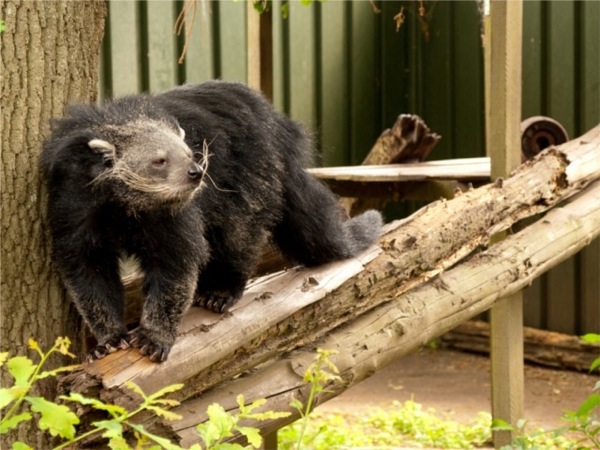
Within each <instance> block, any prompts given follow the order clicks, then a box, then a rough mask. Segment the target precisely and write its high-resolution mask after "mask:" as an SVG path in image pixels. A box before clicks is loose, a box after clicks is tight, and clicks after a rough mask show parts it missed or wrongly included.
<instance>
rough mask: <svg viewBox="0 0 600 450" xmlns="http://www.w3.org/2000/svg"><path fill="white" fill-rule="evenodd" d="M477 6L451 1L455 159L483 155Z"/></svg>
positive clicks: (453, 145) (480, 66)
mask: <svg viewBox="0 0 600 450" xmlns="http://www.w3.org/2000/svg"><path fill="white" fill-rule="evenodd" d="M477 8H478V3H477V2H460V1H459V2H452V13H453V14H452V17H453V24H452V25H453V27H452V28H453V32H452V38H451V40H452V57H453V62H452V72H453V76H452V81H453V85H452V91H453V96H454V98H453V100H454V101H453V117H452V120H453V122H454V128H455V129H456V133H455V134H454V136H453V142H452V153H453V157H455V158H471V157H477V156H483V155H484V154H485V150H484V149H485V114H482V111H484V103H485V102H484V92H483V71H482V67H483V61H482V59H483V54H482V51H481V35H480V33H481V27H480V23H481V17H480V15H479V12H478V10H477ZM436 12H437V11H436ZM434 14H435V13H434Z"/></svg>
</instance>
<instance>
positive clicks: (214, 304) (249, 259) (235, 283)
mask: <svg viewBox="0 0 600 450" xmlns="http://www.w3.org/2000/svg"><path fill="white" fill-rule="evenodd" d="M241 222H242V221H241V219H240V220H239V221H238V223H237V225H231V229H228V230H227V232H223V231H222V230H212V231H211V237H212V239H211V242H212V243H213V248H212V251H211V260H210V261H209V263H208V265H207V266H206V267H205V268H204V269H203V270H201V272H200V274H199V277H198V285H197V288H196V299H195V302H194V304H195V305H196V306H201V307H203V308H206V309H208V310H210V311H213V312H216V313H223V312H226V311H227V310H228V309H229V308H231V307H232V306H233V305H235V303H237V301H238V300H239V299H240V298H241V297H242V294H243V293H244V288H245V287H246V283H247V282H248V278H249V277H250V275H251V274H252V272H253V271H254V267H255V265H256V261H257V259H258V257H259V255H260V251H261V249H262V248H263V244H264V242H265V241H266V233H265V231H264V230H263V229H262V228H261V227H259V226H252V225H251V224H248V223H245V224H243V223H241Z"/></svg>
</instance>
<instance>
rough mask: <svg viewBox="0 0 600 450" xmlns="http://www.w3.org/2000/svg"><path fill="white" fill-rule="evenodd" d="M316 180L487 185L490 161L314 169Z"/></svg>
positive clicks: (448, 161) (471, 159) (476, 159)
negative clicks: (432, 181) (427, 181)
mask: <svg viewBox="0 0 600 450" xmlns="http://www.w3.org/2000/svg"><path fill="white" fill-rule="evenodd" d="M308 171H309V172H310V173H311V174H312V175H314V176H315V177H317V178H321V179H329V180H348V181H356V182H380V181H424V180H432V179H435V180H459V181H463V182H468V181H488V180H489V179H490V159H489V158H467V159H450V160H444V161H426V162H422V163H411V164H384V165H372V166H342V167H322V168H312V169H308Z"/></svg>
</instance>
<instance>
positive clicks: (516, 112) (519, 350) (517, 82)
mask: <svg viewBox="0 0 600 450" xmlns="http://www.w3.org/2000/svg"><path fill="white" fill-rule="evenodd" d="M522 13H523V5H522V1H513V2H503V1H500V0H492V2H491V41H490V43H491V49H490V53H489V54H490V57H491V60H490V65H489V69H490V73H489V74H488V75H487V79H488V80H489V83H490V86H492V87H493V89H490V90H489V91H488V92H489V93H490V97H489V98H488V99H487V101H488V105H489V108H488V109H487V110H488V112H489V115H488V117H487V118H486V119H487V120H488V121H489V125H488V126H487V130H488V131H489V135H488V136H487V148H488V154H489V155H490V157H491V159H492V161H491V172H492V178H494V179H496V178H500V177H506V176H508V175H509V174H510V172H511V171H512V170H513V169H514V168H515V167H517V166H518V165H519V164H520V162H521V152H520V141H521V139H520V132H519V130H520V123H521V51H522V47H521V46H522V20H523V18H522ZM490 324H491V329H492V337H491V380H492V415H493V417H494V418H495V419H501V420H504V421H505V422H507V423H509V424H511V425H512V426H513V427H514V429H513V430H512V431H495V432H494V433H493V436H494V446H495V447H496V448H500V447H502V446H505V445H510V443H511V442H512V440H513V439H514V438H515V437H516V433H517V432H518V431H517V430H518V427H517V422H518V421H519V420H520V419H522V418H523V397H524V379H523V370H524V368H523V294H522V293H521V292H517V293H514V294H512V295H510V296H507V297H505V298H503V299H502V300H500V301H498V302H497V303H496V304H495V305H494V307H493V308H492V309H491V310H490Z"/></svg>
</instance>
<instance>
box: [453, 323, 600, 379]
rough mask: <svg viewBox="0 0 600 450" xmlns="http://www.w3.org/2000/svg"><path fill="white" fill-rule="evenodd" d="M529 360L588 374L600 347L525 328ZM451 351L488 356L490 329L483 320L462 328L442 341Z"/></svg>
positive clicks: (576, 339) (552, 333)
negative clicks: (464, 351) (453, 349)
mask: <svg viewBox="0 0 600 450" xmlns="http://www.w3.org/2000/svg"><path fill="white" fill-rule="evenodd" d="M523 331H524V333H523V334H524V355H525V360H526V361H529V362H532V363H535V364H539V365H542V366H546V367H553V368H556V369H568V370H576V371H580V372H588V371H589V369H590V365H591V364H592V361H594V359H596V358H598V357H600V347H598V346H597V345H592V344H587V343H585V342H582V340H581V339H580V338H579V337H577V336H571V335H568V334H563V333H557V332H555V331H546V330H539V329H537V328H530V327H525V328H524V330H523ZM441 341H442V344H443V345H444V346H446V347H449V348H455V349H458V350H466V351H469V352H474V353H481V354H488V353H489V351H490V325H489V324H488V323H487V322H483V321H480V320H477V321H469V322H465V323H463V324H460V325H459V326H458V327H456V328H454V329H453V330H451V331H449V332H448V333H446V334H444V335H443V336H442V337H441Z"/></svg>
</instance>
